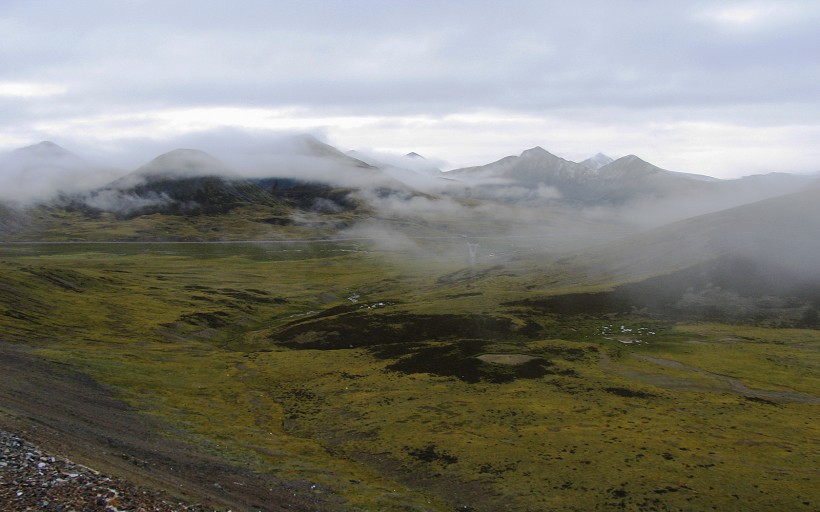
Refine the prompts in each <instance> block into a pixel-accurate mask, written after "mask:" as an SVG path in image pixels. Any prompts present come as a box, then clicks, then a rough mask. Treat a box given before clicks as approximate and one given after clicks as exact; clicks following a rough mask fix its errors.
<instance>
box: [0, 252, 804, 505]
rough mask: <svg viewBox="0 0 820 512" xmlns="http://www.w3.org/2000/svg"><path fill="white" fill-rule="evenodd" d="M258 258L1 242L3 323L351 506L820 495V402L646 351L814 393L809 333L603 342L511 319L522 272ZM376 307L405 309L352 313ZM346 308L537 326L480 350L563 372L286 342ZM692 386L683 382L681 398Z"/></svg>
mask: <svg viewBox="0 0 820 512" xmlns="http://www.w3.org/2000/svg"><path fill="white" fill-rule="evenodd" d="M337 248H338V247H337ZM258 249H259V248H258V247H256V248H254V247H245V246H236V247H233V248H232V249H224V248H223V249H220V250H219V251H217V252H213V251H211V253H209V254H203V253H208V251H209V250H210V249H208V248H204V247H196V246H168V247H158V246H152V245H146V246H138V245H126V246H113V245H112V246H106V247H96V248H95V247H91V246H89V247H81V246H78V247H73V248H69V247H62V246H60V247H39V248H36V247H4V248H2V250H0V260H2V261H3V266H2V270H0V285H2V288H0V290H2V291H1V292H0V298H1V299H2V302H0V313H3V314H0V323H2V326H3V331H4V333H6V337H7V340H12V341H16V342H18V343H27V344H31V345H32V346H36V347H37V350H38V353H40V354H42V355H43V356H44V357H48V358H50V359H53V360H58V361H62V362H66V363H69V364H71V365H72V366H74V367H76V368H77V369H79V370H81V371H83V372H86V373H88V374H90V375H91V376H93V377H94V378H95V379H97V380H98V381H100V382H102V383H104V384H106V385H108V386H111V387H112V388H113V389H115V390H116V391H117V393H118V394H119V396H121V397H122V398H123V399H125V400H126V401H128V402H129V403H131V404H133V405H134V406H135V407H137V408H138V409H139V410H141V411H143V412H144V413H146V414H150V415H153V416H156V417H158V418H161V419H163V420H165V421H166V422H167V423H168V424H169V425H170V426H171V427H173V428H174V430H173V431H170V432H169V433H167V435H180V436H183V437H186V438H188V439H190V440H193V441H195V442H197V443H199V444H201V445H202V446H203V447H205V448H207V449H209V450H212V451H213V452H215V453H218V454H220V455H222V456H224V457H225V458H227V459H229V460H232V461H234V462H235V463H238V464H247V465H249V467H251V468H252V469H254V470H256V471H259V472H263V473H264V472H270V473H276V474H278V475H280V476H283V477H286V478H306V479H309V480H311V481H314V482H316V483H320V484H322V485H323V486H327V487H329V488H331V489H333V491H334V492H337V493H339V494H340V495H341V496H342V497H343V498H344V499H345V500H346V503H347V504H348V506H349V508H350V509H351V510H453V509H454V508H455V507H464V506H467V507H472V508H473V509H475V510H498V509H504V508H506V509H509V510H527V511H529V510H532V511H535V510H616V509H626V510H749V509H757V510H786V509H788V510H812V509H814V508H816V507H817V506H818V503H820V497H818V491H817V489H818V488H820V475H819V474H818V469H817V468H818V467H820V456H819V455H818V454H820V427H819V426H818V425H820V422H818V420H819V419H820V414H818V410H819V409H818V407H820V406H818V405H813V404H810V403H801V402H793V401H773V400H760V399H755V397H747V396H745V395H744V394H743V393H737V392H734V391H732V390H731V389H727V386H726V385H725V382H724V381H721V380H719V379H716V378H713V377H710V376H708V375H704V374H699V373H697V372H694V371H691V370H687V369H680V368H668V367H663V366H659V365H657V364H655V363H653V362H651V361H650V360H645V359H639V358H638V356H642V355H646V356H650V357H652V358H656V359H664V360H669V361H676V362H679V363H682V364H684V365H686V366H687V367H691V368H696V369H701V370H704V371H707V372H712V373H715V374H721V375H727V376H730V377H734V378H737V379H739V380H741V381H743V383H745V384H746V385H747V386H748V387H750V388H755V389H767V390H785V391H793V392H799V393H803V394H805V395H811V396H815V397H816V396H818V395H820V385H818V378H820V370H818V365H817V358H818V350H817V348H818V345H817V343H818V340H820V333H818V332H817V331H804V330H775V329H759V328H747V327H743V326H725V325H711V324H701V325H679V326H675V327H674V328H672V329H667V330H664V331H661V330H659V331H657V333H656V334H655V335H652V336H646V337H645V338H644V339H643V340H642V341H643V343H641V344H633V345H625V344H622V343H620V342H619V341H617V339H606V338H607V337H605V336H601V335H600V334H596V330H597V329H598V327H599V324H600V323H601V321H599V320H595V319H585V320H578V321H577V324H571V323H569V324H567V323H565V324H561V325H558V324H557V323H555V322H554V320H550V319H544V318H532V317H531V316H527V315H529V313H525V312H519V311H517V310H516V309H515V308H509V307H505V306H503V305H502V303H503V302H505V301H509V300H512V299H515V298H524V297H525V296H526V293H527V292H526V291H525V283H526V278H525V276H523V275H521V274H518V273H515V272H506V273H505V271H504V270H503V269H501V270H495V271H492V272H488V273H486V274H485V276H484V277H483V278H481V279H477V278H476V276H477V275H478V274H479V273H481V272H483V271H484V270H486V269H478V270H477V271H475V272H472V273H471V272H462V273H456V274H455V275H453V274H452V272H453V271H454V270H455V269H454V268H449V267H446V266H444V267H443V266H438V265H431V264H430V263H429V262H426V263H425V262H418V261H417V262H415V263H413V264H408V265H401V264H400V262H399V261H398V260H396V259H384V258H383V257H382V256H381V255H379V254H374V253H367V252H339V251H337V250H335V249H334V247H325V248H323V249H322V248H320V247H318V246H317V247H313V248H309V247H304V248H301V249H302V251H303V252H288V253H283V252H278V251H272V250H269V251H267V252H266V251H261V252H260V251H259V250H258ZM220 251H221V252H220ZM442 276H450V278H449V279H444V280H442V279H441V278H442ZM453 277H455V279H453ZM354 294H355V295H354ZM350 298H353V299H354V300H357V301H358V302H356V303H354V302H353V301H351V300H350ZM378 302H391V303H392V305H391V306H389V307H387V308H386V309H383V310H380V309H376V310H373V311H372V312H370V310H364V309H357V308H359V307H366V306H367V305H370V304H374V303H378ZM342 305H345V306H346V307H348V308H349V310H350V311H368V314H372V315H374V318H378V315H380V314H382V313H383V312H402V313H404V314H408V315H418V314H467V313H473V314H486V315H493V316H505V317H512V318H513V320H514V323H516V325H525V324H527V323H528V322H533V321H534V322H536V323H537V324H539V325H540V326H541V327H543V328H544V331H543V333H542V334H541V335H540V336H534V337H531V338H529V339H527V338H525V337H520V336H511V337H510V339H508V340H505V339H498V338H494V339H491V340H487V341H486V345H485V346H484V350H485V352H487V353H510V354H512V353H520V354H527V355H531V356H534V357H537V358H543V359H545V360H548V361H550V362H551V366H549V367H548V369H549V370H550V371H549V373H547V374H546V375H544V376H542V377H539V378H534V379H518V380H514V381H511V382H506V383H501V384H494V383H490V382H477V383H469V382H465V381H463V380H460V379H458V378H456V377H454V376H437V375H433V374H430V373H401V372H398V371H394V370H392V369H391V365H392V364H393V363H394V362H395V361H396V358H398V357H401V354H402V353H403V352H402V349H401V348H398V349H397V352H396V354H394V355H392V356H385V355H384V354H381V355H380V354H379V353H378V352H374V351H372V350H369V349H367V348H348V349H337V350H315V349H309V350H294V349H288V348H284V347H283V346H281V345H280V344H279V343H278V340H277V333H278V332H280V330H281V329H282V328H283V327H285V326H286V325H288V324H289V323H291V322H294V321H297V320H300V319H309V318H312V317H313V316H315V315H316V312H321V311H326V310H328V309H329V308H332V307H336V306H342ZM8 312H17V313H23V315H16V316H15V315H11V316H10V315H7V314H4V313H8ZM516 315H519V316H516ZM567 322H569V320H567ZM559 323H560V322H559ZM351 341H356V340H351ZM418 342H421V343H428V344H429V345H430V346H437V345H446V344H448V343H450V341H448V340H423V339H422V340H418ZM693 342H694V343H693ZM407 351H408V352H409V351H410V348H408V349H407ZM486 364H490V363H486ZM681 382H683V383H687V382H688V383H690V384H692V385H691V386H689V387H687V386H677V387H676V386H675V385H672V384H680V383H681ZM463 509H464V508H462V510H463ZM467 510H469V508H468V509H467Z"/></svg>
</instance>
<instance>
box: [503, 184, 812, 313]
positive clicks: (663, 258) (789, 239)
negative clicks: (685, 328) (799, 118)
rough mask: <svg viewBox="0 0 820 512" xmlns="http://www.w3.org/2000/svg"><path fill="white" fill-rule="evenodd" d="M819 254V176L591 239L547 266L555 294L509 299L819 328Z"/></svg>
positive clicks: (559, 309)
mask: <svg viewBox="0 0 820 512" xmlns="http://www.w3.org/2000/svg"><path fill="white" fill-rule="evenodd" d="M817 261H820V181H816V182H815V183H814V184H813V185H812V186H811V187H809V188H808V189H806V190H804V191H801V192H797V193H793V194H788V195H785V196H781V197H777V198H772V199H767V200H763V201H758V202H755V203H752V204H747V205H743V206H739V207H736V208H732V209H729V210H725V211H721V212H717V213H712V214H707V215H702V216H699V217H695V218H692V219H687V220H684V221H680V222H676V223H673V224H670V225H667V226H664V227H661V228H656V229H653V230H650V231H647V232H643V233H639V234H636V235H631V236H628V237H625V238H622V239H620V240H617V241H614V242H610V243H607V244H604V245H601V246H599V247H597V248H587V249H585V250H584V251H583V252H579V253H576V254H575V255H571V256H568V257H565V258H563V259H561V260H559V261H558V262H557V263H556V266H554V267H552V269H551V271H546V272H545V271H543V270H542V271H540V272H539V275H544V276H548V277H545V278H544V279H545V282H544V287H545V288H546V289H552V290H551V292H550V293H549V295H547V296H542V297H532V298H529V299H525V300H522V301H518V302H515V303H510V305H516V306H528V307H531V308H533V309H536V310H540V311H544V312H549V313H550V314H559V315H562V314H563V315H577V314H583V315H588V316H601V317H609V316H610V315H613V314H615V315H641V316H644V317H647V316H648V317H656V318H661V319H664V320H672V321H719V322H741V323H755V324H762V325H768V326H779V327H811V328H820V267H818V265H817ZM556 276H560V277H557V278H556ZM538 279H539V277H533V279H531V280H530V283H531V284H530V286H532V287H536V286H537V285H536V284H535V283H536V282H537V280H538ZM562 279H564V280H566V286H567V288H569V289H571V290H577V288H578V284H579V279H581V280H582V282H583V284H584V285H585V286H587V287H589V286H593V287H594V286H606V287H609V288H610V289H609V290H605V291H598V292H583V293H577V292H572V293H569V294H564V295H556V294H555V292H554V287H555V286H558V287H561V286H562V284H561V282H560V281H561V280H562ZM613 286H614V288H612V287H613Z"/></svg>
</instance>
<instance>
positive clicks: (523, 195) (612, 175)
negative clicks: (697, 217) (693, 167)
mask: <svg viewBox="0 0 820 512" xmlns="http://www.w3.org/2000/svg"><path fill="white" fill-rule="evenodd" d="M601 156H603V155H601ZM606 158H607V157H604V158H598V159H597V162H599V163H603V162H604V161H605V159H606ZM447 175H448V176H454V177H457V178H459V179H460V180H461V181H462V182H463V183H464V184H465V186H466V187H467V194H468V195H471V196H473V197H482V198H495V199H498V198H502V199H507V200H513V201H515V200H525V201H533V200H536V201H537V200H547V201H553V202H555V201H560V202H562V203H565V204H569V205H573V206H596V207H600V206H610V207H611V206H621V205H624V204H626V203H629V202H631V201H634V200H638V199H646V198H663V197H668V196H672V195H676V194H680V193H681V192H686V193H688V192H690V191H692V190H693V189H700V188H702V187H700V185H699V184H698V183H699V182H701V181H703V179H702V177H696V176H694V175H687V174H683V173H675V172H671V171H667V170H664V169H661V168H659V167H656V166H654V165H652V164H649V163H648V162H645V161H643V160H641V159H640V158H638V157H636V156H634V155H629V156H626V157H623V158H619V159H618V160H615V161H611V162H609V163H607V164H605V165H602V166H600V167H597V168H595V166H593V165H585V164H579V163H575V162H571V161H569V160H565V159H563V158H560V157H557V156H555V155H553V154H552V153H550V152H548V151H546V150H544V149H543V148H541V147H535V148H532V149H528V150H526V151H524V152H523V153H521V155H520V156H517V157H515V156H509V157H506V158H503V159H501V160H499V161H497V162H493V163H491V164H488V165H484V166H479V167H469V168H464V169H457V170H454V171H450V172H448V173H447ZM509 192H513V194H509ZM515 193H518V195H517V196H516V194H515Z"/></svg>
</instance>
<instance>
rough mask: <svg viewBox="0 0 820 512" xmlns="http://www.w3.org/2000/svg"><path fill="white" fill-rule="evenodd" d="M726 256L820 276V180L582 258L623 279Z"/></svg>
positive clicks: (584, 262) (603, 272) (605, 273)
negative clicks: (788, 192)
mask: <svg viewBox="0 0 820 512" xmlns="http://www.w3.org/2000/svg"><path fill="white" fill-rule="evenodd" d="M722 256H733V257H745V258H753V259H754V260H756V261H759V262H761V263H765V264H767V265H776V266H778V267H782V268H787V269H790V271H792V272H794V273H796V274H799V275H802V276H803V277H804V278H806V279H808V278H812V279H814V278H818V277H820V267H818V265H817V261H820V181H818V180H815V181H814V182H812V184H811V186H809V187H808V188H806V189H805V190H802V191H800V192H795V193H791V194H786V195H782V196H779V197H775V198H770V199H765V200H762V201H757V202H754V203H750V204H745V205H742V206H737V207H734V208H730V209H727V210H723V211H719V212H715V213H710V214H706V215H700V216H697V217H693V218H689V219H686V220H682V221H678V222H675V223H672V224H668V225H665V226H662V227H659V228H655V229H652V230H649V231H646V232H643V233H639V234H637V235H632V236H629V237H626V238H624V239H622V240H619V241H617V242H613V243H610V244H607V245H603V246H600V247H599V248H596V249H590V250H589V251H588V252H587V253H586V254H584V255H579V256H578V257H577V258H576V260H577V261H578V262H579V263H581V264H582V265H583V266H585V267H588V268H589V269H599V271H596V272H599V276H600V277H602V278H605V279H607V280H615V281H621V282H623V281H630V280H635V279H640V278H644V277H648V276H651V275H657V274H663V273H666V272H670V271H675V270H680V269H683V268H687V267H689V266H692V265H695V264H698V263H702V262H704V261H709V260H713V259H715V258H718V257H722ZM604 262H605V264H604Z"/></svg>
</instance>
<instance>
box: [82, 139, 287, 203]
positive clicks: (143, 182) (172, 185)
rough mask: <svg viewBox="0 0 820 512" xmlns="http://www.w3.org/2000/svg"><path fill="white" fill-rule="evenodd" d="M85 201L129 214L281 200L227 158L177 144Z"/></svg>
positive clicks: (84, 199) (90, 195) (95, 192)
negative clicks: (231, 166)
mask: <svg viewBox="0 0 820 512" xmlns="http://www.w3.org/2000/svg"><path fill="white" fill-rule="evenodd" d="M82 202H83V203H84V204H85V205H87V206H88V207H91V208H92V209H95V210H100V211H106V212H111V213H115V214H117V215H119V216H123V217H135V216H139V215H147V214H152V213H165V214H172V215H199V214H220V213H226V212H228V211H230V210H232V209H234V208H237V207H239V206H242V205H246V204H264V205H274V204H276V203H277V202H276V200H275V199H274V198H273V197H272V196H270V194H268V193H266V192H265V191H264V190H263V189H262V188H260V187H259V186H258V185H256V184H254V183H252V182H250V181H249V180H247V179H245V178H243V177H241V176H240V175H239V174H238V173H236V172H235V171H233V170H232V169H230V168H229V167H228V166H227V165H225V164H224V163H223V162H222V161H220V160H218V159H216V158H215V157H213V156H211V155H209V154H207V153H205V152H203V151H199V150H195V149H176V150H173V151H170V152H168V153H165V154H163V155H160V156H158V157H156V158H155V159H153V160H151V161H150V162H149V163H147V164H145V165H143V166H142V167H140V168H138V169H137V170H135V171H133V172H131V173H130V174H128V175H126V176H124V177H122V178H120V179H118V180H116V181H114V182H112V183H110V184H109V185H108V186H106V187H103V188H101V189H98V190H95V191H93V192H92V193H90V194H88V195H87V196H85V197H83V198H82ZM75 203H76V200H75Z"/></svg>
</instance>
